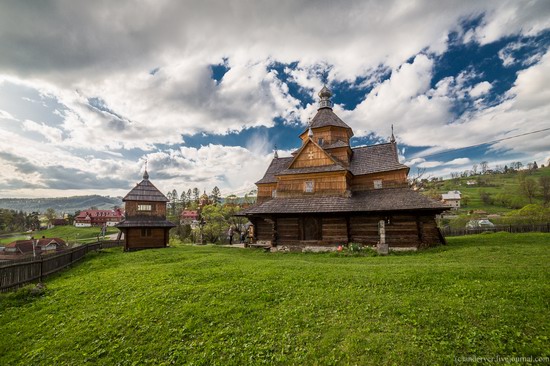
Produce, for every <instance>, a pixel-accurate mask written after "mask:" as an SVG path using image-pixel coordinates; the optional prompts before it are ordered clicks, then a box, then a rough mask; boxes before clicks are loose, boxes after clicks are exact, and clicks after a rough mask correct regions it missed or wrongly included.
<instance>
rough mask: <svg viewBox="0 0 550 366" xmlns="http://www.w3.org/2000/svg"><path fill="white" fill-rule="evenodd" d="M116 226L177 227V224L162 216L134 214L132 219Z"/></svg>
mask: <svg viewBox="0 0 550 366" xmlns="http://www.w3.org/2000/svg"><path fill="white" fill-rule="evenodd" d="M115 227H119V228H120V227H126V228H132V227H176V225H175V224H174V223H172V222H170V221H168V220H166V219H164V218H162V217H155V216H132V217H131V218H130V219H127V220H124V221H121V222H119V223H118V224H116V225H115Z"/></svg>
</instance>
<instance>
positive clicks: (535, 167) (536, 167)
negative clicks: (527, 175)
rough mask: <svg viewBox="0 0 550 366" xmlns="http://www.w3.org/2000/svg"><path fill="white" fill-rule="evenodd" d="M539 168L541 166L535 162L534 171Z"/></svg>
mask: <svg viewBox="0 0 550 366" xmlns="http://www.w3.org/2000/svg"><path fill="white" fill-rule="evenodd" d="M538 168H539V166H538V165H537V162H536V161H535V162H534V163H533V169H538Z"/></svg>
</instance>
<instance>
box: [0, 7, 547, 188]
mask: <svg viewBox="0 0 550 366" xmlns="http://www.w3.org/2000/svg"><path fill="white" fill-rule="evenodd" d="M549 46H550V2H549V1H547V0H540V1H536V0H533V1H527V0H526V1H517V0H510V1H507V0H501V1H480V0H475V1H468V0H463V1H455V0H444V1H443V0H441V1H428V0H425V1H422V0H407V1H404V0H401V1H383V2H381V1H347V2H337V1H294V0H282V1H256V0H249V1H209V0H201V1H171V0H141V1H124V0H119V1H115V2H114V1H76V0H73V1H69V0H66V1H48V0H44V1H5V2H1V3H0V167H1V173H0V197H9V198H15V197H21V198H31V197H63V196H72V195H86V194H101V195H109V196H124V195H125V194H126V193H127V192H128V191H129V189H131V188H132V187H133V186H134V185H135V184H136V183H137V182H139V181H140V180H141V177H142V174H143V169H144V166H145V161H147V167H148V171H149V174H150V179H151V181H152V182H153V183H154V184H155V185H156V186H157V187H158V188H159V189H160V190H161V191H163V192H165V193H166V192H168V191H172V190H173V189H176V190H177V191H178V192H181V191H182V190H187V189H189V188H194V187H197V188H199V189H200V190H201V191H203V190H206V191H207V192H210V191H211V190H212V189H213V187H214V186H217V187H219V189H220V190H221V193H222V195H224V196H226V195H229V194H237V195H243V194H244V193H247V192H250V191H251V190H252V189H254V188H255V186H254V182H256V181H257V180H259V179H260V178H261V177H262V176H263V174H264V172H265V170H266V169H267V167H268V165H269V163H270V161H271V159H272V158H273V151H274V149H275V148H277V149H278V153H279V156H288V155H290V152H292V151H293V150H295V149H297V148H298V147H299V146H300V142H301V141H300V139H299V138H298V135H299V134H300V132H302V131H303V130H304V128H305V127H306V125H307V121H308V118H312V117H313V116H314V115H315V113H316V110H317V102H318V97H317V93H318V92H319V90H320V89H321V88H322V87H323V85H327V86H328V87H329V88H330V89H331V90H332V92H333V93H334V97H333V102H334V103H335V106H334V111H335V113H336V114H337V115H338V116H339V117H340V118H341V119H343V120H344V121H345V122H346V123H347V124H348V125H349V126H350V127H351V128H352V129H353V131H354V134H355V136H354V138H353V139H352V146H361V145H371V144H377V143H383V142H387V141H388V138H389V136H390V134H391V126H392V125H393V126H394V131H395V136H396V138H397V142H398V144H399V145H398V146H399V151H400V159H401V162H403V163H405V164H407V165H409V166H410V167H411V174H415V172H417V171H418V169H425V170H426V173H425V176H426V177H428V176H444V177H448V176H449V175H450V174H451V173H453V172H459V171H464V170H470V169H472V166H473V164H476V163H479V162H480V161H487V162H488V163H489V168H495V167H496V166H504V165H506V164H509V163H510V162H514V161H521V162H522V163H523V164H527V163H528V162H534V161H536V162H537V163H538V164H539V165H541V164H545V165H546V164H547V163H548V160H549V159H550V118H549V117H550V51H549ZM537 131H538V132H537ZM531 132H534V133H531ZM525 134H527V135H525ZM518 135H523V136H519V137H515V136H518ZM472 145H479V146H477V147H473V148H467V149H461V148H463V147H468V146H472Z"/></svg>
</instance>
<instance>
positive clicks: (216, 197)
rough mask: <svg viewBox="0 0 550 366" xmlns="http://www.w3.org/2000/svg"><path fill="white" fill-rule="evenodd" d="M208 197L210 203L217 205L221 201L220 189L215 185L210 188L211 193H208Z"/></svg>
mask: <svg viewBox="0 0 550 366" xmlns="http://www.w3.org/2000/svg"><path fill="white" fill-rule="evenodd" d="M210 199H211V200H212V203H213V204H215V205H218V204H220V203H221V202H222V198H221V193H220V189H219V188H218V187H217V186H215V187H214V189H212V194H211V195H210Z"/></svg>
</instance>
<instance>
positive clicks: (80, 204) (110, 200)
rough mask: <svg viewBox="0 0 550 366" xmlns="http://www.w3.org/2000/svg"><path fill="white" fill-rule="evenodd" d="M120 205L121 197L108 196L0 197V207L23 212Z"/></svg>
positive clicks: (69, 210) (65, 210) (66, 211)
mask: <svg viewBox="0 0 550 366" xmlns="http://www.w3.org/2000/svg"><path fill="white" fill-rule="evenodd" d="M114 206H122V198H121V197H108V196H99V195H93V196H73V197H56V198H0V208H7V209H10V210H17V211H20V210H21V211H24V212H34V211H37V212H45V211H46V210H47V209H48V208H53V209H54V210H55V211H56V212H58V213H62V212H63V213H74V212H75V211H81V210H85V209H89V208H90V207H96V208H97V209H99V210H107V209H112V208H113V207H114Z"/></svg>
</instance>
